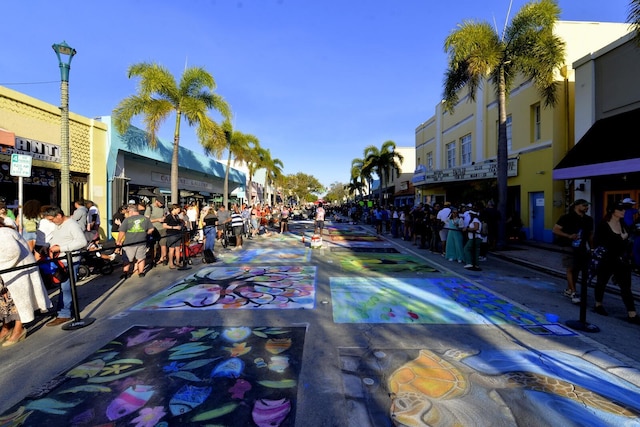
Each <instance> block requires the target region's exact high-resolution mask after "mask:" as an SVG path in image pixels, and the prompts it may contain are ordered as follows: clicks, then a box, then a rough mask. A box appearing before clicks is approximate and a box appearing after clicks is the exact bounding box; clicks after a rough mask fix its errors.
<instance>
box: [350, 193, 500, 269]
mask: <svg viewBox="0 0 640 427" xmlns="http://www.w3.org/2000/svg"><path fill="white" fill-rule="evenodd" d="M344 209H345V212H344V213H345V214H346V215H347V216H348V217H349V218H350V219H351V220H352V221H353V222H354V223H358V222H364V223H368V224H371V225H373V226H374V227H375V229H376V232H377V233H378V234H382V233H387V234H390V235H391V236H392V237H394V238H401V239H403V240H407V241H411V242H412V243H413V244H414V245H416V246H419V247H420V248H421V249H428V250H430V251H431V252H434V253H440V254H442V256H444V257H445V258H446V259H447V260H448V261H451V262H459V263H464V267H465V268H467V269H471V268H475V267H477V266H478V262H479V261H486V257H487V253H488V252H489V250H490V249H493V248H494V247H495V245H496V242H497V236H498V222H499V219H500V214H499V212H498V210H497V209H496V207H495V205H494V203H493V202H492V201H489V202H487V203H486V205H485V204H484V203H482V202H475V203H471V202H469V203H459V204H452V203H451V202H448V201H447V202H444V203H442V204H440V203H434V204H433V205H429V204H426V203H420V204H418V205H415V206H403V207H396V206H389V207H381V206H372V207H368V206H366V205H364V206H362V205H359V204H353V205H351V206H349V207H345V208H344Z"/></svg>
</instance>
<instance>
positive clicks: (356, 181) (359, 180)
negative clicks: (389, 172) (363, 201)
mask: <svg viewBox="0 0 640 427" xmlns="http://www.w3.org/2000/svg"><path fill="white" fill-rule="evenodd" d="M363 166H364V160H362V159H358V158H355V159H353V160H351V183H350V185H351V184H353V188H354V191H356V190H358V191H359V192H360V197H363V196H364V194H363V193H364V186H365V183H368V182H369V179H370V178H371V177H369V176H365V175H364V174H363V173H362V168H363ZM369 192H371V189H369Z"/></svg>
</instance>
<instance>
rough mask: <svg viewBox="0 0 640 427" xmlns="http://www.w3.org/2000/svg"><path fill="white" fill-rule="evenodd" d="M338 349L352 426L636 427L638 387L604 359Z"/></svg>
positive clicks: (523, 352) (517, 352) (514, 352)
mask: <svg viewBox="0 0 640 427" xmlns="http://www.w3.org/2000/svg"><path fill="white" fill-rule="evenodd" d="M339 351H340V359H341V366H342V378H343V384H344V387H345V396H346V398H347V400H348V401H349V405H350V407H351V408H352V411H351V414H354V416H356V414H362V415H361V417H362V418H363V419H361V420H360V421H358V420H356V419H351V421H352V422H353V424H354V425H371V426H388V425H389V421H388V420H389V417H391V420H392V422H393V423H394V424H395V425H398V426H399V425H402V426H426V425H464V426H467V425H469V426H470V425H496V426H518V425H548V426H560V425H581V426H587V425H588V426H596V425H597V426H604V425H610V426H621V425H624V426H630V425H635V426H637V425H640V418H639V417H640V388H638V387H637V386H635V385H634V384H632V383H630V382H628V381H625V380H624V379H623V378H621V377H619V376H616V375H614V374H612V373H611V372H609V371H608V370H607V368H608V367H609V366H616V367H619V366H624V363H623V362H621V361H617V362H614V361H611V359H610V358H608V357H603V358H602V359H600V358H598V357H596V356H593V357H592V358H591V359H590V361H587V360H585V359H583V358H581V357H578V356H575V355H571V354H568V353H566V352H562V351H559V350H543V351H529V350H527V349H522V348H517V349H511V350H509V349H495V348H491V349H487V350H482V351H479V350H468V349H459V348H449V349H440V350H439V351H436V350H432V349H374V350H364V349H355V348H341V349H339ZM591 360H593V361H594V362H592V361H591ZM598 360H603V362H602V363H603V365H602V366H599V365H597V364H596V363H597V361H598ZM629 369H630V370H631V368H629ZM634 371H635V370H634ZM635 376H636V377H637V376H638V373H637V372H636V373H635ZM356 408H358V409H356ZM365 418H366V419H365Z"/></svg>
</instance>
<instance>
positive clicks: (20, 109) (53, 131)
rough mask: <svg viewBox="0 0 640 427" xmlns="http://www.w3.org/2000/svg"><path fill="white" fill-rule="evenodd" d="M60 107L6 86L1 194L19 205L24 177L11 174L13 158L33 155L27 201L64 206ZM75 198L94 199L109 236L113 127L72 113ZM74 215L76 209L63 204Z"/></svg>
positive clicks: (1, 112)
mask: <svg viewBox="0 0 640 427" xmlns="http://www.w3.org/2000/svg"><path fill="white" fill-rule="evenodd" d="M60 125H61V117H60V108H59V107H58V106H54V105H51V104H47V103H45V102H42V101H40V100H38V99H35V98H31V97H29V96H27V95H24V94H22V93H19V92H16V91H13V90H11V89H8V88H6V87H3V86H0V195H1V196H3V197H5V198H6V200H7V203H8V204H9V205H10V206H15V205H16V204H17V202H18V193H19V189H18V182H19V178H18V177H15V176H12V175H11V174H10V162H11V154H12V153H17V154H22V155H28V156H30V157H32V168H31V172H32V173H31V177H28V178H27V177H25V178H23V201H27V200H30V199H37V200H39V201H40V203H41V204H43V205H46V204H54V205H58V204H59V203H60V196H59V195H60V169H61V168H60V165H61V156H60V154H61V153H60V145H61V144H60V139H61V131H60ZM69 140H70V141H69V147H70V151H71V153H70V175H71V177H70V181H71V187H72V188H71V191H70V194H71V200H76V199H88V200H92V201H93V202H94V203H95V204H96V206H98V209H99V210H100V215H101V218H100V222H101V230H100V235H101V236H102V237H104V236H105V235H108V233H109V230H108V224H109V222H108V220H107V218H106V215H105V214H106V212H107V191H106V188H107V181H106V179H107V178H106V177H107V175H106V159H107V125H106V124H104V123H101V122H99V121H96V120H94V119H90V118H87V117H82V116H79V115H77V114H74V113H69ZM61 208H62V210H63V211H64V212H65V214H70V213H71V210H72V207H71V206H61Z"/></svg>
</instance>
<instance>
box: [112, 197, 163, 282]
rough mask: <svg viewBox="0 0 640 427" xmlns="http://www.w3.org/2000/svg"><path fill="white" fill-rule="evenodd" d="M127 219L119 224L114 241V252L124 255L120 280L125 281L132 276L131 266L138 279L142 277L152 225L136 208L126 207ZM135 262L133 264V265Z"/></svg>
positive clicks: (133, 206)
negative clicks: (124, 259) (136, 272)
mask: <svg viewBox="0 0 640 427" xmlns="http://www.w3.org/2000/svg"><path fill="white" fill-rule="evenodd" d="M127 211H128V212H129V213H128V215H127V217H126V218H125V219H124V221H122V224H120V228H119V229H118V238H117V239H116V251H117V252H120V253H121V252H124V254H125V255H126V261H125V264H124V265H123V267H122V276H120V278H121V279H123V280H126V279H127V278H129V277H130V276H131V274H133V272H131V264H133V265H134V267H135V268H134V271H135V270H137V271H138V277H144V276H145V274H146V272H145V271H144V269H145V266H146V258H147V239H148V238H149V236H151V235H152V234H153V230H155V228H153V224H151V221H150V220H149V218H147V217H146V216H144V215H141V214H140V211H139V210H138V206H136V205H133V204H131V205H128V206H127ZM134 262H135V264H134Z"/></svg>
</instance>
